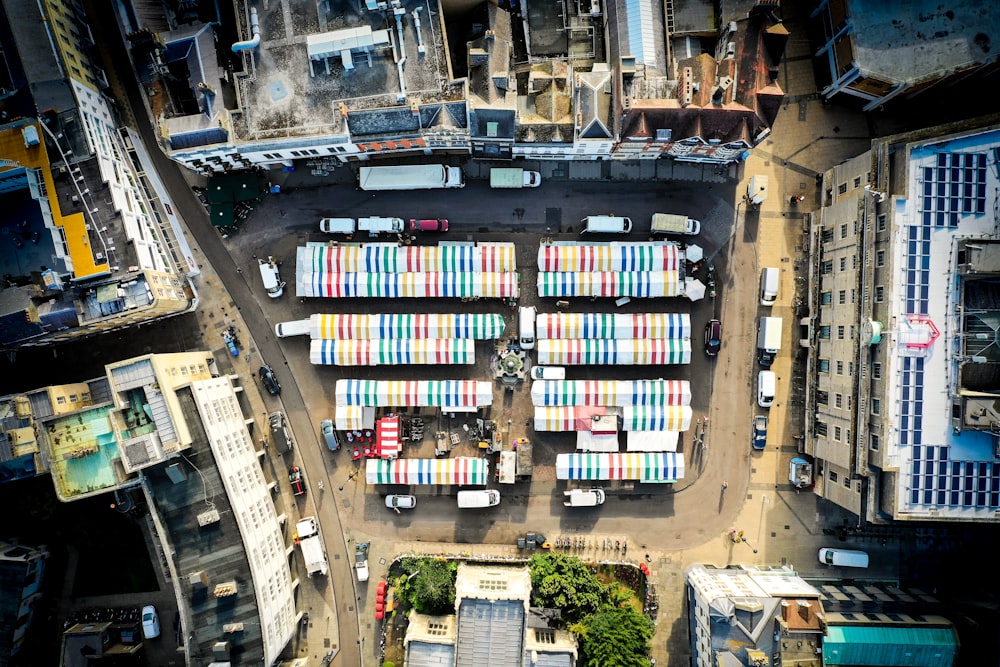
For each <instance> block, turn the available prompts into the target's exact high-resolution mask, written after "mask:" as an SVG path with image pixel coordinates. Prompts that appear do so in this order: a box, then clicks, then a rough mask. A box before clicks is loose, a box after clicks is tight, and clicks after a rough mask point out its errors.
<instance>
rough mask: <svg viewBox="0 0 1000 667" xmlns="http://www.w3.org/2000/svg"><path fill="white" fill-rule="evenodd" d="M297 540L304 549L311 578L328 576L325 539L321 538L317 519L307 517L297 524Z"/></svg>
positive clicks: (303, 553) (303, 552)
mask: <svg viewBox="0 0 1000 667" xmlns="http://www.w3.org/2000/svg"><path fill="white" fill-rule="evenodd" d="M295 536H296V537H295V539H296V541H298V543H299V547H301V549H302V558H304V559H305V561H306V572H308V573H309V576H310V577H311V576H313V575H314V574H324V575H325V574H326V572H327V569H328V568H329V564H328V563H327V560H326V549H325V548H324V547H323V538H321V537H320V536H319V526H318V525H316V517H314V516H306V517H302V519H301V520H300V521H299V522H298V523H296V524H295Z"/></svg>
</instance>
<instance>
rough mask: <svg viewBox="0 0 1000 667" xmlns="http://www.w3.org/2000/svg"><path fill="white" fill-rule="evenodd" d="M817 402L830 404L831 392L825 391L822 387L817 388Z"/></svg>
mask: <svg viewBox="0 0 1000 667" xmlns="http://www.w3.org/2000/svg"><path fill="white" fill-rule="evenodd" d="M816 402H817V403H819V404H820V405H829V404H830V394H829V392H825V391H823V390H822V389H819V390H817V391H816Z"/></svg>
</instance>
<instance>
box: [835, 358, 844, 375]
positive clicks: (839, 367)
mask: <svg viewBox="0 0 1000 667" xmlns="http://www.w3.org/2000/svg"><path fill="white" fill-rule="evenodd" d="M843 374H844V362H843V361H838V362H837V375H843Z"/></svg>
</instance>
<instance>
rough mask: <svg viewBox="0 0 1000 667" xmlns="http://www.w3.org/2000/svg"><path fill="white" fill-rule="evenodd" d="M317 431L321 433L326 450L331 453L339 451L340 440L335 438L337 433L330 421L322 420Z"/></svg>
mask: <svg viewBox="0 0 1000 667" xmlns="http://www.w3.org/2000/svg"><path fill="white" fill-rule="evenodd" d="M319 430H320V431H321V432H322V433H323V441H324V442H325V443H326V448H327V449H329V450H330V451H331V452H335V451H337V450H338V449H340V439H339V438H338V437H337V431H336V429H334V428H333V420H332V419H324V420H323V421H322V422H320V425H319Z"/></svg>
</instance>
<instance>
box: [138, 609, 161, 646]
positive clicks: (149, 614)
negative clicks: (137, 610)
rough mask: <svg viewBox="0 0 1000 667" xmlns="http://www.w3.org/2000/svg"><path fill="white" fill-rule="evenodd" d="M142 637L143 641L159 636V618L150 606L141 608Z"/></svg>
mask: <svg viewBox="0 0 1000 667" xmlns="http://www.w3.org/2000/svg"><path fill="white" fill-rule="evenodd" d="M142 636H143V639H156V638H157V637H159V636H160V617H159V615H158V614H157V613H156V607H154V606H153V605H151V604H147V605H146V606H145V607H143V608H142Z"/></svg>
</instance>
